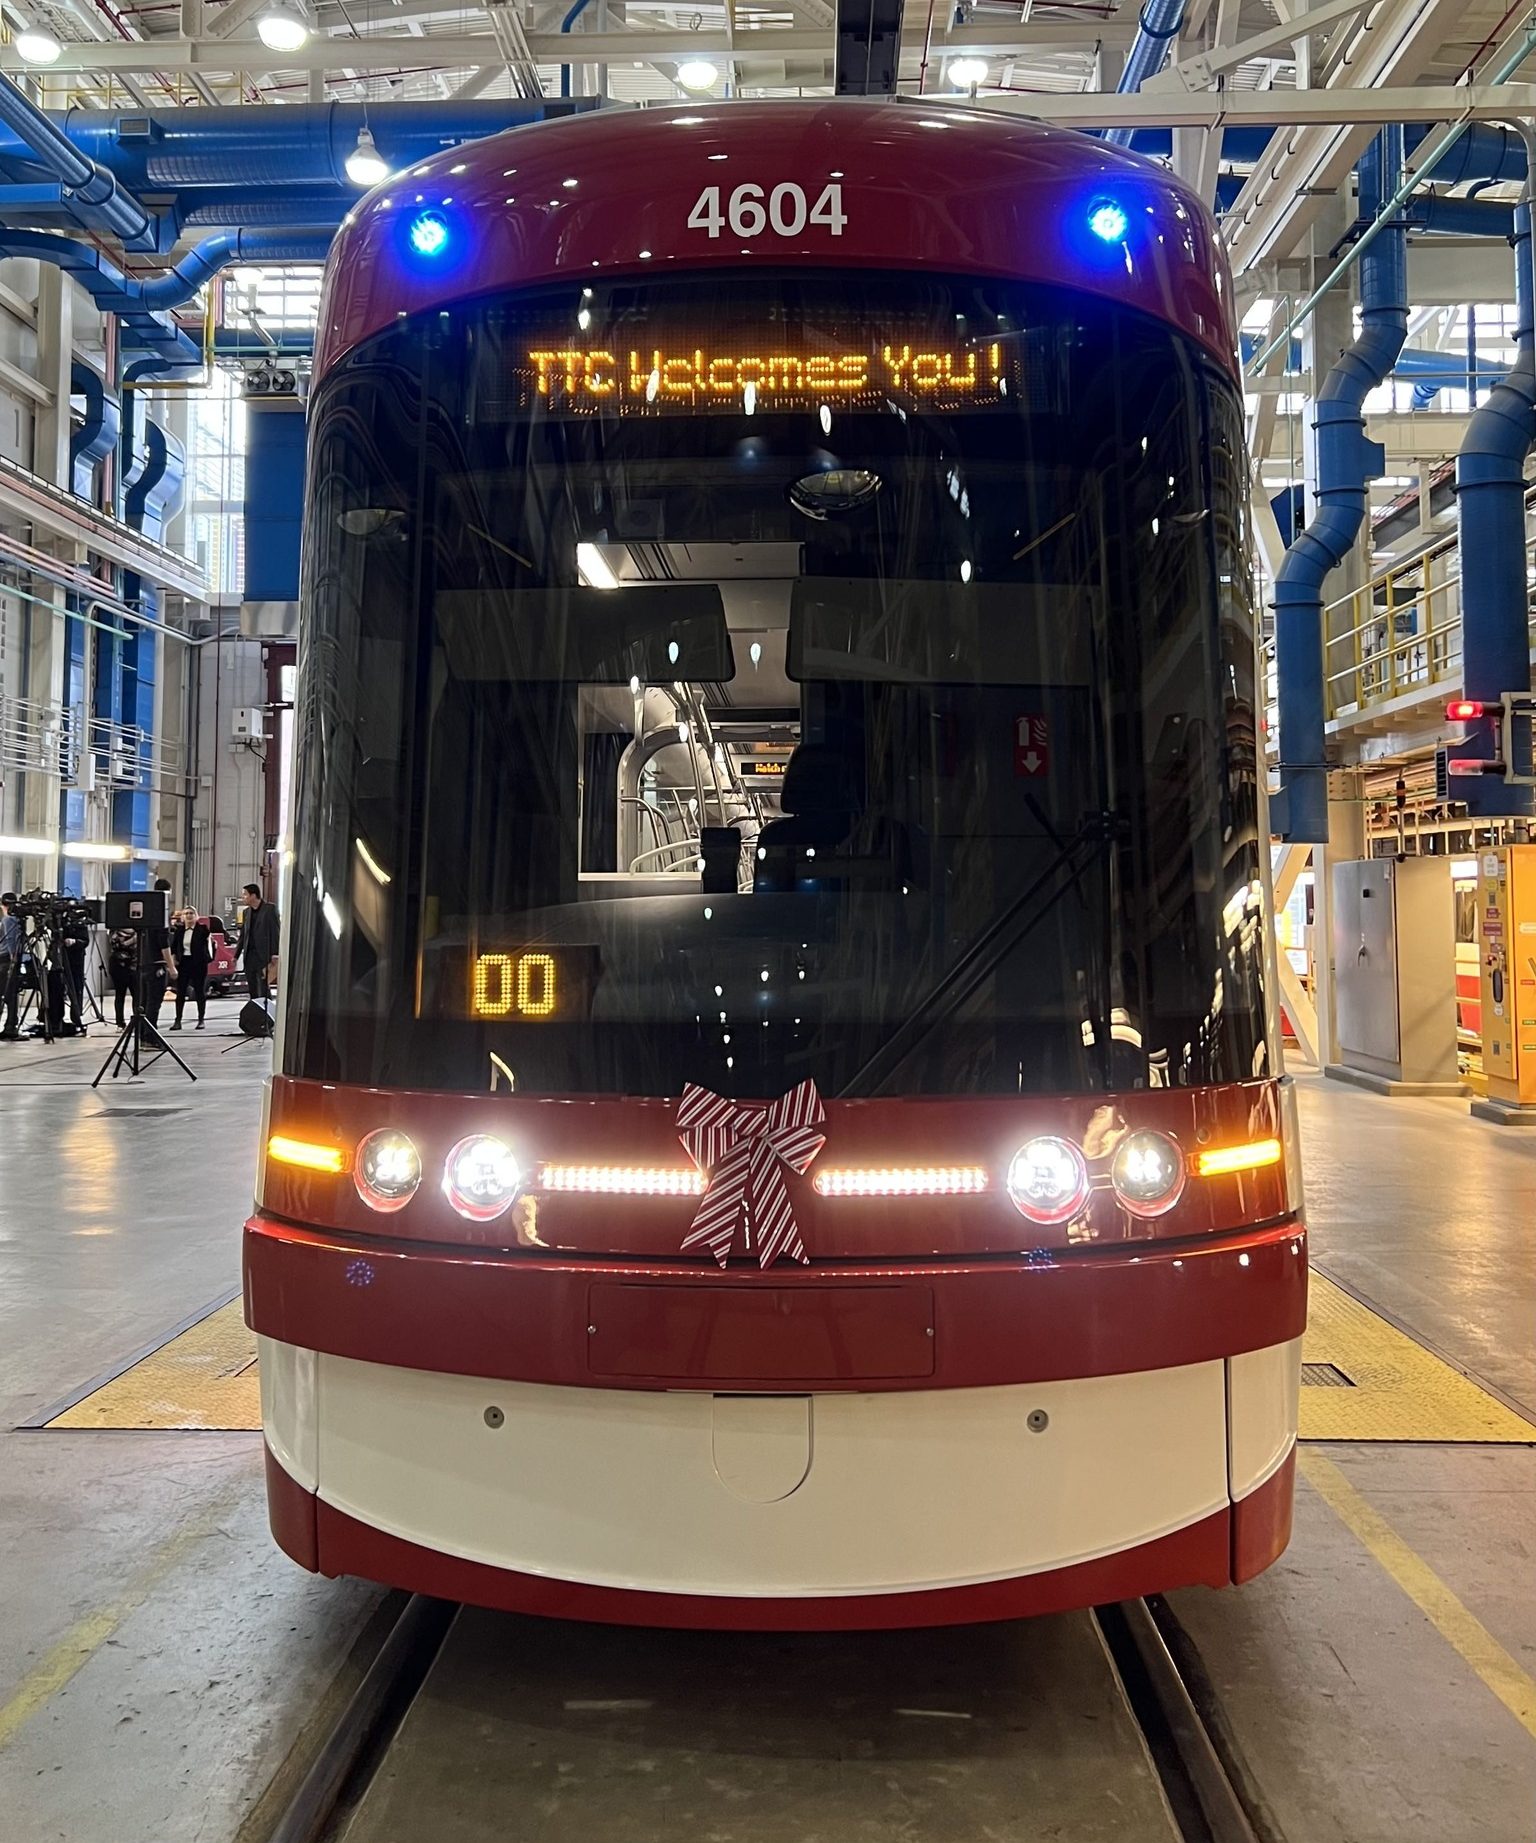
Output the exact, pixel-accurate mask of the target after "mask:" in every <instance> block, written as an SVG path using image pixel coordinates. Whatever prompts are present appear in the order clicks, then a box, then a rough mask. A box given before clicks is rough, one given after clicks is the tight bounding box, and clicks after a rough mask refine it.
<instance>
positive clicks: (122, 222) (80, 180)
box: [0, 74, 155, 249]
mask: <svg viewBox="0 0 1536 1843" xmlns="http://www.w3.org/2000/svg"><path fill="white" fill-rule="evenodd" d="M0 126H3V127H5V128H8V129H9V130H10V131H11V133H12V134H13V135H14V136H15V137H16V141H17V142H18V143H19V146H18V148H17V151H16V155H15V157H17V158H19V159H21V160H23V161H24V162H26V163H27V164H28V165H32V166H40V167H41V168H42V169H43V171H44V172H45V173H47V174H48V175H49V177H50V178H52V179H56V180H57V181H58V183H59V185H60V187H61V188H62V192H63V204H64V207H65V209H66V210H67V211H68V212H69V214H70V216H71V217H72V218H74V220H75V222H76V223H77V224H79V226H80V227H81V229H82V230H89V231H94V232H95V233H96V234H97V235H99V236H111V237H116V238H117V239H118V240H119V241H120V242H121V243H122V244H123V245H124V247H125V248H127V249H153V248H154V245H155V225H154V220H153V219H152V218H151V217H150V215H149V213H148V212H147V211H146V210H145V209H144V207H143V206H142V205H141V204H140V203H139V202H138V200H137V199H136V198H133V197H132V196H131V195H130V194H129V193H128V192H125V191H124V190H123V189H122V188H121V187H120V186H119V185H118V183H117V180H116V179H115V178H114V177H113V175H112V174H111V173H109V172H108V171H107V170H106V169H105V168H104V167H100V166H98V165H97V164H96V162H95V161H94V160H91V159H89V158H88V157H87V156H86V155H85V154H82V153H81V152H80V150H79V149H78V148H77V147H75V146H74V145H73V144H72V143H71V142H70V140H69V138H68V136H67V135H65V134H64V133H63V131H62V130H61V129H60V128H59V127H58V126H57V124H56V123H54V122H53V121H51V120H50V119H49V118H48V117H47V116H46V115H45V114H44V113H43V111H42V110H41V109H39V108H36V107H34V106H33V104H32V103H30V102H29V101H28V100H27V98H26V97H25V96H24V95H22V93H21V91H20V90H19V89H18V88H17V87H16V85H15V84H14V83H13V82H12V81H11V79H10V78H9V77H7V76H4V75H3V74H0ZM0 204H3V201H0Z"/></svg>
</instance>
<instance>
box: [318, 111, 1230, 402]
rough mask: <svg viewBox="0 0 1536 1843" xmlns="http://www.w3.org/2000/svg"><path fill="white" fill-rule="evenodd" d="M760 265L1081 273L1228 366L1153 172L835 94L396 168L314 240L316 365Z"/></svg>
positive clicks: (1123, 156) (1192, 209) (1214, 243)
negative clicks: (528, 308)
mask: <svg viewBox="0 0 1536 1843" xmlns="http://www.w3.org/2000/svg"><path fill="white" fill-rule="evenodd" d="M712 188H714V190H711V189H712ZM742 188H745V190H741V189H742ZM829 188H835V190H833V191H830V192H829ZM776 193H777V198H776V199H775V194H776ZM738 194H739V196H738ZM733 203H734V205H735V211H734V214H733ZM770 205H772V206H775V209H774V212H773V216H772V219H771V221H770V219H769V216H768V207H769V206H770ZM760 212H761V216H762V221H763V228H762V229H761V230H757V229H755V226H756V224H757V222H758V219H759V213H760ZM690 220H692V221H690ZM744 228H745V230H746V233H747V234H743V229H744ZM763 266H772V267H779V268H782V267H785V266H790V267H818V268H824V269H834V270H835V269H866V270H867V269H890V270H903V271H919V272H920V271H924V270H930V271H934V272H937V273H943V274H949V275H965V274H973V275H985V276H995V277H1004V278H1008V279H1014V280H1019V281H1035V282H1053V283H1056V284H1059V285H1063V286H1067V287H1073V288H1080V289H1083V290H1085V291H1087V292H1089V293H1092V294H1095V295H1099V296H1104V297H1108V298H1110V299H1112V300H1117V301H1122V302H1124V303H1125V304H1126V305H1127V306H1130V307H1135V308H1138V309H1140V310H1141V311H1143V312H1146V313H1149V314H1153V315H1156V316H1157V317H1158V318H1160V319H1162V320H1165V321H1167V322H1168V323H1169V324H1171V325H1173V326H1176V327H1178V328H1180V329H1181V330H1183V331H1184V332H1186V333H1188V334H1189V335H1190V336H1191V337H1193V338H1194V339H1196V340H1198V341H1199V342H1200V343H1201V344H1202V345H1203V346H1204V347H1205V348H1206V349H1207V350H1208V351H1209V352H1210V353H1211V354H1212V355H1213V356H1214V357H1216V358H1217V359H1218V360H1219V361H1220V362H1221V363H1222V365H1223V366H1224V367H1225V368H1226V369H1227V370H1228V371H1229V372H1231V373H1233V375H1236V356H1235V354H1236V343H1237V340H1236V326H1235V319H1234V315H1233V311H1232V309H1233V302H1232V284H1231V279H1230V276H1229V274H1228V272H1227V268H1226V264H1225V261H1224V258H1223V255H1222V252H1221V248H1220V244H1219V241H1218V239H1217V236H1216V232H1215V228H1214V225H1213V224H1212V221H1211V218H1210V216H1209V214H1208V213H1207V212H1206V210H1205V208H1204V206H1203V205H1202V204H1201V203H1200V202H1199V200H1198V199H1197V198H1196V196H1195V195H1194V194H1193V193H1192V192H1191V191H1190V190H1189V189H1188V188H1187V187H1185V186H1183V185H1181V184H1180V183H1179V182H1178V181H1176V180H1175V179H1173V178H1172V177H1171V176H1170V175H1169V174H1168V173H1167V172H1166V171H1165V170H1164V169H1162V168H1161V167H1158V166H1155V165H1153V164H1152V163H1151V162H1149V161H1147V160H1144V159H1142V158H1141V157H1139V156H1138V155H1135V154H1132V153H1127V152H1125V151H1122V150H1121V149H1119V148H1117V147H1113V146H1111V145H1109V144H1108V143H1107V142H1105V141H1102V140H1099V139H1097V138H1095V137H1093V136H1091V135H1086V134H1080V133H1077V132H1076V131H1074V130H1071V129H1063V128H1056V127H1052V126H1049V125H1046V124H1044V123H1040V122H1035V121H1030V120H1027V119H1024V118H1022V117H1018V116H1007V115H1002V114H998V113H995V112H991V111H987V110H982V109H976V108H971V107H967V106H965V105H963V104H955V103H952V102H946V101H936V100H929V99H925V98H918V99H903V100H901V101H891V100H888V99H880V100H866V99H862V98H851V97H847V98H839V99H832V100H821V101H812V102H795V101H786V102H728V103H713V104H711V103H684V104H679V105H677V106H675V107H667V108H661V109H645V110H618V109H615V110H603V111H596V112H592V113H585V114H579V115H574V116H567V117H565V118H563V119H560V120H557V121H551V122H542V123H539V124H536V125H534V126H531V127H526V128H514V129H510V130H508V131H507V132H506V133H504V134H499V135H495V136H492V137H491V138H490V139H488V140H484V141H479V142H476V143H474V144H472V145H470V146H467V147H465V146H460V147H455V148H451V149H449V150H447V151H446V152H444V153H442V154H439V155H437V156H436V157H434V158H433V159H431V160H428V161H426V162H424V163H422V164H420V165H418V166H415V167H412V168H411V169H409V170H408V171H405V172H401V173H398V174H396V175H394V176H393V177H392V178H391V179H389V180H388V181H386V182H385V183H384V184H383V185H381V186H378V187H376V188H375V189H374V190H373V191H371V192H369V193H368V194H367V195H366V196H365V197H363V198H362V199H360V200H359V201H358V203H357V205H356V206H355V207H354V209H353V211H352V212H351V214H350V215H349V218H348V220H347V222H346V223H345V224H344V225H343V226H342V229H341V231H340V232H339V234H338V235H337V238H336V241H335V243H334V245H333V246H332V250H331V256H330V261H329V264H328V266H327V271H326V283H325V291H324V296H323V299H322V302H321V312H320V326H319V336H318V349H317V353H316V371H317V374H320V373H323V372H324V371H325V370H326V369H327V368H328V367H329V366H331V365H332V364H334V363H336V361H337V360H338V359H340V358H341V357H343V356H344V355H345V354H346V353H347V352H348V351H350V350H351V349H352V348H353V347H354V346H355V345H357V344H358V342H359V341H360V340H363V339H366V338H367V337H369V335H371V334H373V333H377V332H380V331H383V330H384V329H385V328H386V327H388V326H390V325H391V324H393V323H394V322H395V321H396V320H397V319H399V318H400V317H401V316H403V315H409V314H415V313H419V312H423V311H426V310H428V309H431V308H434V307H436V308H443V307H446V306H448V305H450V304H451V303H452V302H454V301H458V300H463V299H467V298H469V297H471V296H474V295H480V294H487V293H498V292H502V291H505V290H507V289H511V288H517V287H523V286H532V285H537V284H540V283H547V282H555V281H560V280H565V281H570V282H575V281H577V280H579V279H582V278H587V279H603V280H609V279H612V278H614V277H635V278H639V277H644V276H649V275H656V274H676V273H680V272H689V271H691V272H695V273H697V272H699V271H712V270H736V271H738V272H740V271H745V270H749V269H751V268H753V267H763Z"/></svg>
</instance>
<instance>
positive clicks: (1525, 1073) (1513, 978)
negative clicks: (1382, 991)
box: [1472, 845, 1536, 1124]
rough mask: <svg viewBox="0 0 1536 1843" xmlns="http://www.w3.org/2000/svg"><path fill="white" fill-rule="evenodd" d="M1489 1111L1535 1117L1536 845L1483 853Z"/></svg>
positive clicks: (1483, 1110) (1483, 1105)
mask: <svg viewBox="0 0 1536 1843" xmlns="http://www.w3.org/2000/svg"><path fill="white" fill-rule="evenodd" d="M1477 921H1478V939H1479V943H1480V951H1479V961H1480V965H1479V973H1480V975H1481V985H1482V1037H1483V1073H1484V1075H1485V1076H1486V1077H1487V1080H1488V1095H1487V1099H1486V1100H1483V1101H1478V1102H1474V1104H1473V1109H1472V1111H1473V1112H1474V1113H1476V1114H1479V1115H1480V1116H1481V1117H1483V1118H1485V1119H1492V1120H1502V1121H1506V1122H1507V1121H1511V1120H1513V1119H1521V1120H1522V1121H1526V1122H1529V1123H1531V1124H1536V845H1500V846H1497V847H1492V848H1486V849H1484V850H1482V851H1479V852H1478V854H1477Z"/></svg>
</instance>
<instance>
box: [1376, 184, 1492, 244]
mask: <svg viewBox="0 0 1536 1843" xmlns="http://www.w3.org/2000/svg"><path fill="white" fill-rule="evenodd" d="M1403 217H1404V220H1405V221H1406V223H1407V224H1408V227H1409V228H1410V229H1411V230H1432V231H1438V232H1442V233H1444V234H1445V235H1446V236H1450V237H1502V238H1503V239H1504V241H1505V242H1506V243H1507V242H1509V240H1510V238H1511V237H1513V236H1514V234H1515V208H1514V206H1513V205H1501V204H1499V203H1498V202H1497V201H1496V200H1493V199H1481V198H1440V197H1436V196H1434V195H1433V194H1430V193H1422V194H1420V195H1419V196H1418V197H1416V198H1411V199H1409V201H1408V203H1407V204H1406V205H1405V206H1404V207H1403Z"/></svg>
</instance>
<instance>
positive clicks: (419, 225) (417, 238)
mask: <svg viewBox="0 0 1536 1843" xmlns="http://www.w3.org/2000/svg"><path fill="white" fill-rule="evenodd" d="M407 238H408V241H409V243H410V246H411V248H412V250H414V251H415V253H416V254H417V255H418V256H429V257H430V256H441V255H442V253H443V251H444V250H446V249H447V247H448V241H449V236H448V224H447V221H446V220H445V219H444V217H443V216H442V214H441V213H440V212H437V211H420V212H418V213H417V214H416V216H415V217H414V218H412V219H411V228H410V230H409V231H408V233H407Z"/></svg>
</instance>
